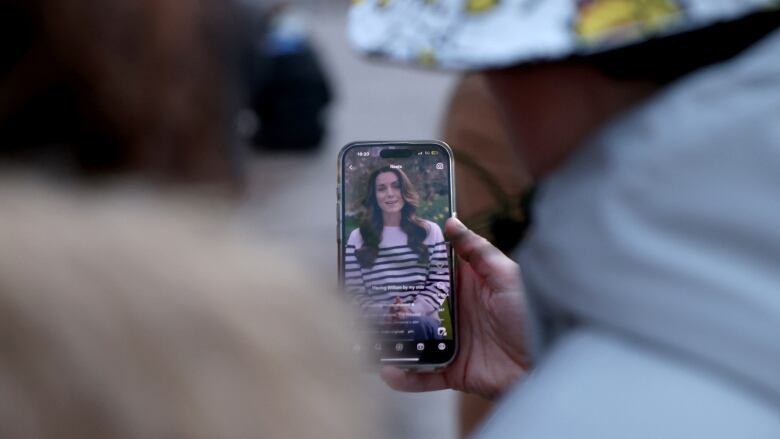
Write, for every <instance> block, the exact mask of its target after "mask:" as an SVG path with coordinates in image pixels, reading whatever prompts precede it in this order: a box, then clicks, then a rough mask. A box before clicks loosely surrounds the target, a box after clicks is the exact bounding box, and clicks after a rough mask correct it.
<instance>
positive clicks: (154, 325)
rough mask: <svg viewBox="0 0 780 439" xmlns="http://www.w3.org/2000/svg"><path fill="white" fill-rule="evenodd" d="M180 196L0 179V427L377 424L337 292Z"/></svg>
mask: <svg viewBox="0 0 780 439" xmlns="http://www.w3.org/2000/svg"><path fill="white" fill-rule="evenodd" d="M185 198H186V197H181V196H178V197H176V198H175V199H176V200H178V201H175V202H171V200H168V199H165V198H164V197H160V198H158V199H156V200H154V199H150V198H149V197H144V196H141V195H139V193H138V190H137V188H136V189H132V190H131V191H123V190H111V191H104V192H101V193H100V194H98V193H88V192H85V191H81V192H79V193H78V194H76V193H73V194H68V193H64V192H63V191H62V190H59V191H52V190H51V189H45V186H43V185H35V184H30V183H21V184H20V183H19V182H18V181H10V180H9V179H8V178H4V179H2V184H0V205H2V206H3V214H2V215H0V247H2V249H3V251H2V252H0V353H2V354H0V437H3V438H6V439H14V438H20V439H21V438H25V439H26V438H55V437H56V438H60V439H71V438H72V439H83V438H99V437H106V438H109V437H110V438H114V439H123V438H144V439H149V438H166V439H177V438H187V439H191V438H203V439H213V438H222V439H226V438H252V437H258V438H303V437H334V438H336V437H337V438H364V437H371V436H374V437H375V436H376V432H371V431H369V428H370V426H371V421H370V418H371V410H370V408H369V407H370V404H368V405H367V403H369V402H370V401H367V398H368V396H367V394H366V393H364V391H363V387H362V386H360V385H359V381H360V376H359V371H357V370H356V369H357V365H356V364H355V361H354V358H353V355H351V352H350V351H351V348H352V346H353V344H352V335H351V331H348V330H347V329H346V328H347V325H348V323H349V322H350V320H349V319H348V318H347V317H346V316H345V315H344V314H343V313H342V312H341V311H342V310H341V308H340V307H339V301H338V300H337V298H336V296H335V295H331V294H328V293H329V291H327V288H323V287H322V285H319V286H316V285H312V284H309V283H307V282H306V281H304V280H302V277H304V278H305V276H301V273H300V272H299V271H298V270H294V269H292V268H291V267H289V266H286V265H284V264H283V263H282V262H280V261H281V260H282V259H283V256H284V255H282V254H281V253H280V250H279V249H278V248H274V247H273V245H272V244H270V243H269V242H265V244H264V250H263V251H257V250H256V249H254V248H252V246H250V245H243V244H241V240H240V239H239V238H238V237H233V236H232V233H230V232H228V231H226V229H225V228H224V227H223V225H224V224H223V222H222V219H223V218H222V217H221V216H220V215H218V214H217V215H215V214H214V208H213V206H211V205H210V206H209V207H208V209H207V208H203V209H201V208H200V207H201V206H193V205H190V204H188V203H189V202H183V201H181V200H182V199H185Z"/></svg>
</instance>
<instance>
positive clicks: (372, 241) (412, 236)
mask: <svg viewBox="0 0 780 439" xmlns="http://www.w3.org/2000/svg"><path fill="white" fill-rule="evenodd" d="M385 172H392V173H393V174H395V175H396V177H398V181H399V183H400V184H401V196H402V197H403V199H404V207H403V208H402V209H401V230H403V231H404V233H406V236H407V237H408V240H409V241H408V245H409V247H411V249H412V250H413V251H414V252H415V253H417V254H418V255H419V257H420V258H419V260H418V261H419V263H421V264H427V263H428V248H427V247H426V246H425V244H423V241H425V238H426V237H427V236H428V226H427V225H426V224H425V221H423V220H421V219H419V218H417V214H416V212H417V206H419V204H420V195H419V194H418V193H417V190H415V188H414V185H413V184H412V182H411V180H409V177H407V176H406V174H405V173H404V172H403V171H402V170H400V169H396V168H391V167H390V166H383V167H381V168H379V169H377V170H375V171H374V172H372V173H371V175H369V176H368V192H367V193H366V197H365V198H364V199H363V207H364V209H365V212H364V214H363V219H362V220H361V222H360V235H361V236H362V238H363V246H362V247H361V248H360V249H359V250H357V251H355V256H356V257H357V260H358V262H360V265H361V266H362V267H365V268H368V267H371V266H373V265H374V261H376V257H377V254H378V253H379V243H380V242H382V230H383V228H384V220H383V217H382V209H381V208H380V207H379V203H378V202H377V200H376V178H377V177H378V176H379V174H382V173H385Z"/></svg>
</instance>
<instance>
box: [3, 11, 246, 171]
mask: <svg viewBox="0 0 780 439" xmlns="http://www.w3.org/2000/svg"><path fill="white" fill-rule="evenodd" d="M232 3H233V2H232V1H219V0H68V1H52V0H0V159H2V160H4V161H9V160H10V161H16V162H22V163H24V164H29V163H32V164H33V165H35V166H38V167H40V166H41V165H43V166H48V167H59V168H63V169H66V170H74V171H75V172H77V173H78V174H80V175H98V176H99V175H107V174H115V173H121V172H132V173H141V174H144V175H147V176H151V177H154V178H158V179H161V180H172V181H179V182H215V181H216V182H234V181H236V180H237V179H236V175H235V174H236V169H235V168H236V164H235V163H234V162H235V161H236V157H234V155H235V151H231V149H232V148H233V147H234V142H233V141H232V139H231V138H230V137H231V132H232V125H231V124H232V120H231V114H230V112H229V111H227V110H228V108H230V107H231V106H232V104H233V102H231V101H232V100H233V99H234V98H236V95H237V93H238V90H236V89H234V87H236V86H237V84H238V83H239V82H238V81H235V80H234V79H235V78H234V77H233V76H234V74H236V72H234V71H233V70H234V64H235V63H234V59H233V58H234V57H235V56H234V55H236V54H235V53H234V49H233V47H234V46H236V44H233V43H231V38H233V37H234V36H235V35H234V34H233V31H234V30H235V29H236V26H233V25H232V23H233V21H234V20H235V19H236V18H237V17H236V15H237V14H236V12H235V9H234V8H233V7H231V4H232Z"/></svg>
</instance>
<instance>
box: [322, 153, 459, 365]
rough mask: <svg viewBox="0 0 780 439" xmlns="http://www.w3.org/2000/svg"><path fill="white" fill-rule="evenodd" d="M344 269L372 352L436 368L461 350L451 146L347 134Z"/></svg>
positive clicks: (379, 359)
mask: <svg viewBox="0 0 780 439" xmlns="http://www.w3.org/2000/svg"><path fill="white" fill-rule="evenodd" d="M338 169H339V172H338V200H337V206H338V248H339V279H340V283H341V286H342V290H343V291H344V294H346V295H347V296H348V301H349V303H351V304H352V305H353V307H354V310H355V316H356V318H357V319H359V320H360V324H359V325H356V327H359V328H363V330H365V331H368V332H369V334H367V335H368V337H363V339H364V340H369V341H370V342H369V344H368V345H367V346H356V347H355V350H356V351H359V352H362V353H364V354H367V355H368V356H369V357H370V359H371V360H372V362H375V363H378V364H392V365H396V366H399V367H402V368H407V369H438V368H442V367H444V366H446V365H448V364H449V363H450V362H451V361H452V360H453V359H454V358H455V355H456V353H457V350H458V346H457V339H458V338H457V331H458V329H457V328H458V325H457V311H456V310H457V300H456V297H455V294H454V293H455V284H454V279H455V276H454V271H455V266H454V258H453V252H452V248H451V246H450V245H449V243H448V242H447V241H446V239H445V237H444V234H443V230H444V223H445V221H446V220H447V219H448V218H450V217H452V216H455V215H456V212H455V205H454V202H455V201H454V200H455V186H454V176H453V156H452V149H450V147H449V146H448V145H447V144H446V143H444V142H440V141H435V140H430V141H399V142H389V141H377V142H356V143H350V144H348V145H346V146H345V147H344V148H342V150H341V152H340V153H339V158H338Z"/></svg>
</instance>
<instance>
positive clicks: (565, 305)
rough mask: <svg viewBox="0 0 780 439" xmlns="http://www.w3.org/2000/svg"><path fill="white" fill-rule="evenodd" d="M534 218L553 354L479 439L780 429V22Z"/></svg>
mask: <svg viewBox="0 0 780 439" xmlns="http://www.w3.org/2000/svg"><path fill="white" fill-rule="evenodd" d="M533 214H534V225H533V227H532V228H531V230H530V234H529V236H528V238H527V240H526V242H525V243H524V244H523V247H522V248H521V249H520V251H519V252H518V258H519V262H520V264H521V268H522V269H523V273H524V278H525V281H526V284H527V288H528V290H529V294H530V296H531V297H530V299H531V301H532V310H533V313H534V315H535V319H534V322H533V328H532V329H531V330H530V331H529V332H530V333H531V334H534V335H535V337H534V339H533V340H532V341H531V345H532V348H533V351H534V353H535V354H536V355H537V361H538V362H539V363H538V367H537V369H536V370H535V371H534V372H533V373H532V374H531V376H530V377H529V378H528V379H527V380H526V381H525V382H524V383H521V384H520V385H519V386H518V388H517V389H515V390H514V392H512V393H511V394H510V395H509V396H508V397H507V398H506V399H505V401H504V402H503V404H502V405H501V406H500V407H499V409H498V410H497V412H496V413H495V415H494V417H493V419H492V420H491V421H490V422H489V423H488V424H487V426H486V427H485V429H484V430H483V432H482V436H483V437H489V438H493V437H524V438H525V437H527V438H545V439H547V438H559V437H561V438H571V437H584V438H602V439H603V438H611V437H615V438H657V437H663V438H678V437H679V438H686V439H687V438H698V437H702V438H737V437H738V438H748V437H751V438H753V437H756V438H764V437H766V438H779V437H780V32H775V34H773V35H770V36H769V37H767V38H765V39H764V40H763V41H761V42H760V43H759V44H757V45H756V46H754V47H752V48H751V49H749V50H748V51H746V52H744V53H743V54H741V55H740V56H739V57H738V58H735V59H734V60H732V61H730V62H727V63H724V64H720V65H716V66H713V67H710V68H707V69H704V70H701V71H699V72H697V73H695V74H693V75H690V76H688V77H686V78H684V79H683V80H681V81H678V82H676V83H674V84H673V85H671V86H669V87H667V88H666V89H665V90H663V91H662V92H661V93H660V94H658V95H656V96H655V97H653V98H652V99H650V100H649V101H647V102H645V103H644V104H642V105H641V106H640V107H638V108H636V109H634V110H633V111H632V112H630V113H629V114H626V115H624V116H623V117H621V118H620V119H618V120H616V121H614V122H613V123H611V124H610V125H609V126H607V127H606V128H605V129H604V130H602V132H600V133H599V134H598V135H597V136H595V137H594V138H592V139H591V140H590V141H589V142H588V143H587V144H586V145H583V147H581V148H580V149H579V150H578V152H577V153H576V154H575V155H574V156H573V157H571V158H570V159H569V160H568V161H567V163H566V164H565V165H564V166H563V167H562V168H561V169H560V170H558V171H557V172H556V173H555V174H554V175H552V176H551V177H549V178H548V179H547V180H546V181H544V182H543V184H542V185H541V187H540V189H539V193H538V197H537V204H536V205H535V207H534V212H533Z"/></svg>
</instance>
